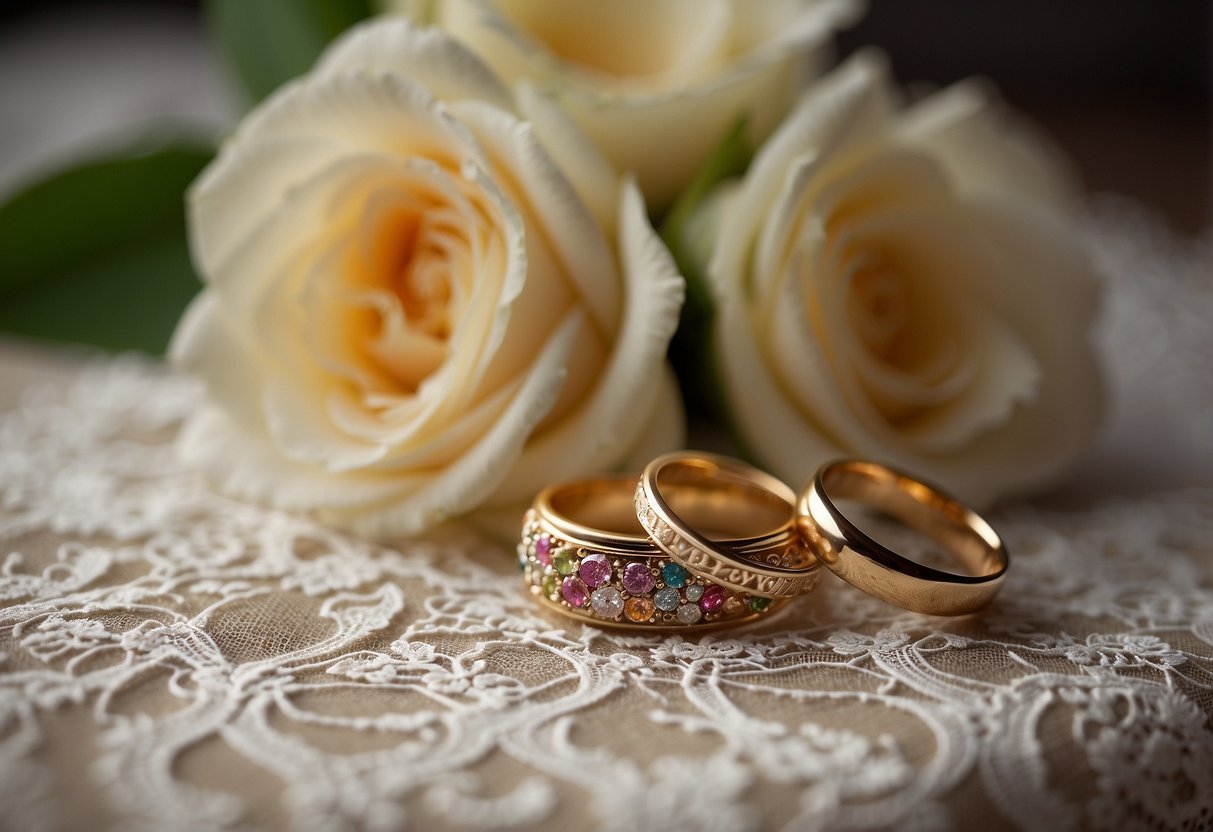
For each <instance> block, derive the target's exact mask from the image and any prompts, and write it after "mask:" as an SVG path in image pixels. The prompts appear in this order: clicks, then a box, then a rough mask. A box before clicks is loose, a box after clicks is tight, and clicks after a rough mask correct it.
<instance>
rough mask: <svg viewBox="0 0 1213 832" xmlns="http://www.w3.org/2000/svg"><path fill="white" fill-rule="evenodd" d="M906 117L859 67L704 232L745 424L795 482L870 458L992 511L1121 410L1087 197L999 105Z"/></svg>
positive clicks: (845, 71)
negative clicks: (1099, 311) (1109, 389)
mask: <svg viewBox="0 0 1213 832" xmlns="http://www.w3.org/2000/svg"><path fill="white" fill-rule="evenodd" d="M893 98H894V94H893V92H892V90H891V86H890V82H889V80H888V78H887V74H886V71H885V68H884V64H883V62H882V61H881V60H880V59H879V58H877V57H876V56H873V55H860V56H857V57H856V58H854V59H852V60H851V61H850V62H848V63H847V64H845V65H844V66H843V67H841V68H839V69H838V70H836V71H835V72H834V73H833V74H832V75H831V76H829V77H828V78H826V79H824V80H823V81H822V82H821V83H820V84H819V85H818V86H817V87H816V88H814V90H813V91H812V92H811V93H810V94H809V96H808V97H807V98H806V99H805V101H804V102H803V103H802V104H801V105H800V106H799V107H798V108H797V109H796V110H795V111H794V112H793V113H792V114H791V115H790V116H789V118H788V119H787V121H786V122H785V123H784V124H783V125H782V126H781V127H780V129H779V130H778V131H776V133H775V134H774V135H773V136H772V137H771V139H770V141H769V142H768V143H767V145H766V146H765V147H764V148H763V149H762V150H761V151H760V153H759V154H758V155H757V157H756V158H755V159H754V162H753V165H752V167H751V169H750V171H749V172H748V173H747V175H746V177H745V179H744V181H743V182H742V184H741V185H740V186H738V187H737V188H736V189H735V190H734V191H733V192H732V194H731V195H729V196H727V197H724V198H722V199H721V200H718V201H717V202H716V203H714V205H712V206H711V207H710V208H705V209H704V210H705V212H708V213H705V214H703V215H702V216H701V217H700V218H699V220H698V222H699V223H701V224H703V223H708V222H710V223H714V227H715V228H717V229H718V233H719V237H718V240H717V244H716V247H715V251H714V254H713V256H712V259H711V263H710V267H709V274H710V279H711V282H712V284H713V288H714V291H715V293H716V294H717V296H718V300H719V303H720V308H719V311H718V316H717V320H716V324H715V331H714V351H715V358H716V361H717V362H718V367H719V373H720V377H721V380H722V387H723V388H724V393H725V397H726V399H727V405H728V408H729V411H730V415H731V418H732V420H733V423H734V425H735V427H736V429H737V432H738V434H739V437H740V439H741V441H742V442H744V443H745V444H746V445H747V446H748V450H749V451H750V452H751V453H752V454H753V455H754V456H755V457H756V458H757V459H758V460H760V461H761V462H762V463H764V464H765V465H766V466H768V467H769V468H770V469H771V470H772V471H773V472H774V473H777V474H778V475H780V476H782V477H783V478H784V479H786V480H788V481H790V482H802V481H804V480H805V479H806V478H807V477H808V476H809V475H810V474H811V473H812V472H813V470H814V469H815V467H816V466H817V465H818V464H820V463H821V462H823V461H824V460H826V459H828V458H832V457H838V456H844V455H845V456H852V455H853V456H861V457H868V458H874V459H877V460H881V461H885V462H889V463H893V464H896V465H900V466H903V467H905V468H907V469H909V470H911V471H914V472H918V473H920V474H921V475H923V476H926V477H928V478H932V479H934V480H936V481H938V482H940V483H942V484H943V485H944V486H945V487H948V488H950V489H952V490H953V491H955V492H956V493H958V494H959V495H960V496H962V497H963V498H966V499H969V500H971V501H974V502H976V503H979V504H982V503H988V502H989V501H991V500H993V499H994V498H996V497H998V496H1000V495H1004V494H1012V493H1023V492H1026V491H1028V490H1031V489H1036V488H1039V487H1041V486H1043V485H1045V484H1047V483H1049V482H1050V481H1052V480H1054V479H1055V478H1056V477H1058V476H1059V475H1060V474H1061V473H1062V472H1063V471H1064V470H1065V468H1066V467H1067V466H1068V465H1069V464H1070V463H1071V462H1072V461H1073V460H1074V458H1075V456H1076V455H1077V453H1078V452H1079V451H1080V450H1081V449H1082V448H1083V447H1084V446H1085V445H1086V444H1087V442H1088V440H1089V439H1090V438H1091V436H1092V433H1093V430H1094V428H1095V426H1096V424H1097V422H1098V418H1099V415H1100V411H1101V405H1102V396H1101V388H1100V384H1099V380H1098V376H1097V373H1096V368H1095V364H1094V360H1093V356H1092V351H1091V346H1090V342H1089V335H1090V327H1091V323H1092V319H1093V317H1094V310H1095V302H1096V294H1097V292H1096V289H1097V286H1096V283H1095V281H1094V279H1093V277H1092V273H1091V271H1090V267H1089V264H1088V260H1087V257H1086V254H1085V251H1084V247H1083V239H1082V235H1081V234H1080V232H1079V229H1078V227H1077V226H1076V223H1075V219H1074V210H1073V209H1074V208H1075V206H1076V200H1075V199H1074V198H1073V195H1072V193H1071V192H1070V191H1069V189H1068V186H1069V181H1068V180H1067V179H1066V177H1065V176H1063V175H1062V168H1061V167H1060V166H1057V165H1055V160H1054V159H1053V158H1052V157H1051V156H1050V155H1049V153H1048V151H1047V150H1046V149H1045V146H1044V145H1043V143H1041V142H1039V141H1038V140H1036V139H1034V138H1033V137H1032V136H1031V135H1030V134H1029V133H1028V132H1026V131H1025V130H1024V129H1023V128H1022V127H1020V126H1018V125H1016V124H1015V123H1014V122H1013V120H1012V119H1010V118H1009V117H1008V115H1007V114H1006V113H1005V112H1002V111H1001V109H1000V107H999V106H998V105H997V104H996V102H994V101H993V100H992V97H991V96H990V95H988V93H987V90H986V89H985V88H984V87H982V86H981V85H978V84H975V83H972V82H968V83H962V84H960V85H958V86H955V87H952V88H951V89H948V90H945V91H942V92H939V93H937V94H935V95H932V96H930V97H928V98H926V99H924V100H922V101H920V102H918V103H917V104H914V105H913V106H911V107H909V108H908V109H903V110H899V108H898V107H897V106H895V103H894V100H893ZM702 232H703V229H702V227H701V229H700V233H701V234H702Z"/></svg>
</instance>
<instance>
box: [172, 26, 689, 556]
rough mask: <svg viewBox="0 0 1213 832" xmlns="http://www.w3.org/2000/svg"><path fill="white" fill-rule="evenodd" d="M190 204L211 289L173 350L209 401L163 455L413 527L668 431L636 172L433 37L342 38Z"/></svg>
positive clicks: (370, 529)
mask: <svg viewBox="0 0 1213 832" xmlns="http://www.w3.org/2000/svg"><path fill="white" fill-rule="evenodd" d="M189 219H190V230H191V235H192V247H193V253H194V257H195V261H196V264H197V267H198V269H199V272H200V273H201V274H202V276H203V278H204V281H205V283H206V288H205V289H204V291H203V292H202V294H201V295H200V296H199V298H198V299H197V300H196V301H195V302H194V303H193V305H192V306H191V307H190V309H189V310H188V312H187V313H186V315H185V316H184V317H183V319H182V321H181V323H180V324H179V326H178V330H177V332H176V335H175V338H174V341H173V344H172V357H173V359H174V360H175V361H176V362H177V364H179V365H180V366H182V367H184V368H185V369H187V370H188V371H190V372H192V373H194V374H196V375H198V376H199V377H201V378H202V379H203V380H204V381H205V383H206V389H207V393H208V401H207V405H206V407H205V408H203V409H202V410H201V411H200V412H199V413H198V414H197V415H196V417H194V418H193V419H192V420H191V421H190V423H189V424H188V425H187V427H186V429H185V430H184V432H183V434H182V439H181V448H182V450H183V453H184V456H185V458H186V459H187V461H188V462H190V463H192V464H193V465H195V466H197V467H198V468H201V469H202V470H204V471H205V472H206V473H207V474H209V476H210V477H211V478H212V479H213V480H214V481H215V482H216V483H217V484H218V485H219V486H220V487H221V488H222V489H223V490H225V491H227V492H230V493H232V494H234V495H237V496H240V497H243V498H249V499H254V500H258V501H264V502H266V503H270V504H272V505H274V506H278V507H282V508H288V509H304V510H315V511H317V512H319V513H320V514H321V515H322V516H324V517H325V518H327V519H328V520H330V521H334V522H337V523H339V524H342V525H345V526H349V527H352V528H354V529H355V530H357V531H359V532H361V533H364V534H370V535H385V534H394V533H411V532H416V531H419V530H422V529H424V528H426V527H428V526H430V525H432V524H434V523H436V522H438V521H440V520H443V519H445V518H448V517H451V516H453V515H458V514H463V513H465V512H468V511H470V510H472V509H476V508H478V507H479V512H478V515H479V514H482V513H483V514H484V515H485V516H488V514H490V513H491V511H492V510H493V509H495V508H502V509H504V508H506V507H511V506H516V505H520V504H522V503H525V502H526V501H528V500H529V499H530V498H531V497H532V495H533V494H534V493H535V492H536V491H537V490H539V489H540V488H541V487H543V486H544V485H545V484H547V483H549V482H550V481H552V480H558V479H560V478H562V477H567V476H571V475H575V474H581V473H589V472H594V471H599V470H603V469H610V468H615V467H618V466H621V465H625V464H627V465H635V464H637V463H638V462H639V461H642V460H644V459H646V458H647V457H649V456H650V455H652V454H653V453H654V452H655V451H657V450H658V449H663V448H664V449H668V448H672V447H676V446H678V445H679V444H680V443H681V441H682V431H683V425H682V412H681V405H680V401H679V399H678V394H677V387H676V384H675V382H674V379H673V377H672V374H671V373H670V372H669V370H668V368H667V365H666V363H665V350H666V346H667V343H668V341H669V338H670V336H671V335H672V333H673V331H674V328H675V327H676V325H677V321H678V314H679V309H680V306H681V302H682V297H683V291H684V286H683V281H682V278H681V276H680V275H679V274H678V272H677V270H676V269H675V267H674V265H673V263H672V260H671V259H670V257H669V254H668V252H667V251H666V250H665V248H664V247H663V246H662V244H661V243H660V241H659V240H658V238H657V237H656V235H655V234H654V232H653V229H652V227H651V226H650V225H649V222H648V220H647V218H646V214H645V206H644V202H643V199H642V197H641V195H640V192H639V190H638V189H637V188H636V186H635V184H634V183H633V182H631V181H630V180H621V179H619V178H617V176H616V175H615V172H614V171H613V169H612V168H611V167H610V165H609V164H608V163H607V161H606V160H605V159H604V158H602V156H601V155H600V154H599V153H598V152H597V151H596V150H595V149H594V147H593V145H592V144H591V143H589V142H588V141H587V140H586V139H585V138H584V137H583V136H581V135H580V134H579V133H578V131H577V130H576V128H575V127H573V126H572V125H571V123H569V122H568V121H567V120H565V119H564V118H563V116H562V114H561V113H559V112H558V111H556V110H554V109H553V108H552V106H551V105H550V104H549V103H547V102H546V101H545V100H544V99H542V98H541V97H539V96H534V95H528V94H526V92H525V91H523V92H521V93H520V94H519V95H518V96H517V98H516V97H515V96H514V94H512V93H511V92H510V91H509V90H508V88H506V87H505V86H504V85H503V84H502V83H501V82H500V81H499V80H498V78H497V77H496V76H495V75H494V74H493V73H492V72H491V71H490V70H489V69H488V68H486V67H485V66H484V65H483V64H482V63H481V62H480V60H479V59H477V58H476V57H474V56H473V55H472V54H470V53H469V52H467V51H466V50H464V49H463V48H462V47H460V46H458V45H457V44H456V43H455V42H454V41H452V40H451V39H450V38H448V37H447V36H446V35H444V34H442V33H440V32H438V31H434V30H419V29H416V28H414V27H413V26H411V25H410V24H409V23H407V22H406V21H404V20H399V19H396V20H381V21H379V22H376V23H373V24H370V25H366V26H363V27H361V28H358V29H356V30H354V31H353V32H352V33H350V34H347V35H346V36H344V37H343V38H341V39H340V40H339V41H338V42H336V43H334V44H333V45H332V46H331V48H330V49H329V50H328V51H327V53H326V54H325V55H324V56H323V57H322V58H321V60H320V61H319V63H318V65H317V67H316V69H315V70H314V71H313V72H312V73H311V74H310V75H309V76H307V77H305V78H303V79H300V80H299V81H297V82H295V83H292V84H290V85H288V86H286V87H284V88H283V89H281V90H280V91H279V92H278V93H277V94H275V95H274V96H273V97H272V98H271V99H270V100H268V101H267V102H266V103H265V104H263V105H262V106H261V107H259V108H258V109H257V110H256V111H255V112H253V113H252V114H250V115H249V117H248V118H247V119H246V120H245V122H244V123H243V124H242V125H241V126H240V128H239V129H238V131H237V132H236V134H235V136H234V137H233V138H232V139H231V140H230V141H228V142H227V143H226V144H225V145H224V147H223V149H222V152H221V153H220V155H219V158H218V159H217V160H216V161H215V162H214V163H213V164H212V165H211V167H210V168H208V169H207V170H206V171H205V172H204V173H203V175H202V176H201V177H200V179H199V181H198V182H197V183H196V184H195V185H194V187H193V189H192V192H191V194H190V197H189ZM513 520H514V522H517V515H515V516H513Z"/></svg>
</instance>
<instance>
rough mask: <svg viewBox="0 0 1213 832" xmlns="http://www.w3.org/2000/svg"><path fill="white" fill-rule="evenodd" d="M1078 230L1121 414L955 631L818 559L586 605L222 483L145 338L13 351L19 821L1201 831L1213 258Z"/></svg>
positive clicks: (7, 420)
mask: <svg viewBox="0 0 1213 832" xmlns="http://www.w3.org/2000/svg"><path fill="white" fill-rule="evenodd" d="M1091 233H1092V241H1093V248H1094V249H1095V250H1097V251H1099V252H1100V257H1101V258H1102V260H1101V262H1102V266H1103V269H1104V271H1105V272H1106V275H1107V279H1108V285H1109V297H1108V303H1107V310H1106V313H1105V317H1106V322H1105V326H1104V329H1103V331H1102V332H1101V350H1102V351H1103V353H1104V354H1105V355H1106V356H1108V357H1109V361H1108V364H1109V379H1110V383H1111V385H1112V388H1113V391H1114V393H1115V394H1116V395H1117V401H1118V402H1119V405H1118V408H1117V409H1116V410H1115V411H1114V416H1113V418H1112V419H1111V421H1110V424H1109V426H1108V429H1107V432H1106V434H1105V435H1104V436H1103V438H1102V439H1101V442H1100V444H1099V445H1098V447H1097V448H1096V449H1095V451H1093V453H1092V455H1091V457H1090V459H1089V460H1088V461H1087V462H1086V463H1084V466H1083V468H1082V470H1081V471H1080V472H1079V473H1078V475H1077V476H1076V478H1075V480H1074V482H1073V483H1072V484H1071V486H1070V487H1069V488H1068V489H1067V490H1066V491H1065V492H1063V493H1061V494H1058V495H1055V496H1054V497H1053V498H1051V499H1050V500H1049V501H1048V502H1043V503H1040V504H1036V505H1018V506H1009V507H1005V508H1003V509H1001V510H999V511H998V512H997V513H996V514H995V515H994V518H993V519H994V521H995V523H996V525H997V526H998V528H999V529H1000V530H1001V531H1002V532H1003V533H1004V536H1005V537H1006V538H1007V540H1008V543H1009V547H1010V549H1011V551H1012V553H1013V556H1014V562H1013V568H1012V571H1011V573H1010V575H1009V579H1008V582H1007V585H1006V587H1005V590H1004V592H1003V593H1002V594H1001V595H1000V596H999V598H998V600H997V601H996V602H995V603H994V605H993V606H992V607H991V608H990V609H989V610H987V611H986V612H984V613H983V614H981V615H977V616H969V617H964V618H959V619H955V620H948V619H938V618H930V617H925V616H919V615H915V614H912V613H906V612H902V611H900V610H897V609H893V608H891V607H888V606H886V605H884V604H881V603H879V602H877V601H874V600H872V599H869V598H866V597H865V596H863V595H862V594H860V593H859V592H857V591H855V590H853V589H851V588H849V587H847V586H845V585H843V584H841V583H840V582H838V581H835V580H829V581H827V582H826V583H825V585H824V586H823V587H822V588H821V589H820V590H818V591H817V593H815V595H814V596H813V597H810V598H807V599H804V600H803V601H801V602H799V603H797V604H796V605H794V607H793V608H792V609H791V610H789V611H788V612H787V613H785V614H784V615H782V616H781V617H779V618H778V619H775V620H771V621H768V622H765V623H763V624H761V625H759V626H757V627H754V628H750V629H741V630H735V631H725V632H721V633H718V634H715V635H708V636H703V637H700V638H697V639H681V638H677V637H671V638H662V637H653V636H644V637H637V636H621V635H613V634H611V633H609V632H607V631H599V630H596V629H593V628H589V627H583V626H581V625H578V624H571V623H569V622H566V621H563V620H560V619H557V618H552V617H549V615H548V614H546V613H544V612H543V611H541V610H540V609H538V608H537V607H536V606H535V605H534V604H533V603H532V602H531V600H530V598H529V596H528V595H527V593H526V592H524V591H523V588H522V584H521V581H520V580H519V578H518V574H517V570H516V565H515V562H514V558H513V555H512V553H511V552H510V551H509V550H508V548H504V547H501V546H499V545H497V544H494V543H492V542H489V541H486V540H483V539H480V538H477V537H475V536H474V535H472V534H471V533H470V532H468V531H466V530H461V529H448V530H444V531H442V532H441V533H438V534H435V535H434V536H432V537H431V538H430V539H427V540H421V541H392V542H389V543H383V544H372V543H370V542H366V541H360V540H357V539H353V538H349V537H347V536H344V535H341V534H338V533H335V532H333V531H332V530H330V529H326V528H324V527H323V526H321V525H318V524H316V523H314V522H312V521H311V520H309V519H308V518H305V517H297V516H290V515H286V514H282V513H278V512H273V511H267V510H264V509H261V508H258V507H256V506H251V505H246V504H241V503H238V502H234V501H230V500H227V499H225V498H223V497H221V496H219V495H216V494H214V493H212V492H211V491H210V490H209V489H208V488H207V487H206V486H205V484H204V483H202V482H200V481H199V480H198V479H197V478H196V477H194V476H193V475H191V474H190V473H189V472H187V471H183V470H181V469H180V468H179V466H178V465H177V463H176V461H175V458H174V455H173V453H172V447H171V440H172V437H173V435H174V431H175V428H176V425H177V424H178V423H179V422H180V420H181V419H182V417H183V416H184V415H185V414H186V413H188V412H190V410H191V409H192V408H193V407H195V406H196V404H197V401H198V397H199V395H200V391H199V390H198V388H197V387H196V385H195V384H194V383H193V382H191V381H189V380H187V379H182V378H180V377H178V376H176V375H174V374H172V373H171V372H169V371H167V370H166V369H165V368H163V367H162V366H160V365H158V364H156V363H155V362H152V361H150V360H146V359H136V358H118V359H109V358H96V357H88V358H82V357H81V356H79V355H76V354H63V353H60V352H57V351H53V350H49V349H47V348H37V347H29V346H25V345H20V344H16V343H6V344H4V345H3V347H2V348H0V397H2V402H3V406H4V409H5V412H4V413H3V415H0V541H2V543H3V545H2V547H0V560H2V562H3V569H2V572H0V603H2V604H3V607H2V608H0V801H2V805H3V807H4V810H3V813H2V815H0V826H2V827H3V828H8V829H22V830H34V829H81V828H90V829H91V828H112V829H140V828H148V829H178V828H191V829H238V828H239V829H244V828H253V829H283V828H293V829H316V830H330V829H332V830H341V829H397V828H416V829H486V828H491V829H500V828H550V829H568V828H579V829H582V828H584V829H629V830H636V829H668V830H676V829H713V830H743V829H759V828H769V829H842V828H914V829H946V828H973V827H974V826H975V825H977V824H980V825H981V826H982V827H983V828H991V829H997V828H1032V829H1041V828H1049V829H1066V828H1126V829H1133V828H1139V829H1146V828H1151V829H1202V828H1208V827H1209V826H1210V824H1213V720H1211V717H1210V715H1211V714H1213V542H1211V541H1213V477H1211V476H1209V475H1210V472H1211V471H1213V468H1211V467H1210V466H1209V461H1210V459H1213V456H1210V440H1209V437H1208V435H1207V432H1208V428H1207V418H1201V419H1198V418H1196V417H1194V416H1193V414H1194V413H1204V414H1205V415H1206V416H1207V413H1208V412H1209V410H1208V408H1209V407H1210V405H1213V381H1211V379H1210V377H1209V374H1208V369H1207V363H1206V362H1207V357H1208V355H1209V354H1211V352H1210V350H1209V346H1210V340H1209V339H1210V336H1209V334H1208V332H1207V321H1208V320H1209V313H1210V312H1213V305H1211V304H1210V298H1213V287H1210V285H1209V276H1208V274H1207V262H1208V261H1207V260H1206V259H1204V258H1205V256H1206V255H1207V248H1204V247H1202V246H1204V245H1205V244H1203V243H1190V242H1187V241H1182V240H1174V239H1172V238H1170V237H1169V236H1167V235H1166V233H1165V230H1163V229H1159V228H1158V227H1157V226H1154V225H1152V224H1151V223H1150V222H1149V221H1148V220H1146V219H1144V218H1143V217H1141V216H1140V215H1138V214H1135V213H1133V212H1131V211H1130V212H1125V211H1124V210H1122V209H1121V208H1117V207H1115V206H1113V207H1112V209H1109V210H1105V211H1104V213H1103V214H1102V215H1101V217H1100V219H1099V220H1098V221H1097V222H1095V223H1094V224H1093V227H1092V232H1091ZM1146 336H1149V337H1146ZM1143 446H1144V449H1145V450H1143ZM1145 451H1148V453H1146V452H1145ZM1168 455H1169V456H1168Z"/></svg>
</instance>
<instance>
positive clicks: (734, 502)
mask: <svg viewBox="0 0 1213 832" xmlns="http://www.w3.org/2000/svg"><path fill="white" fill-rule="evenodd" d="M688 483H699V484H701V487H706V488H711V489H712V490H713V491H714V492H717V493H719V494H720V497H719V500H718V502H719V509H718V511H719V512H720V513H722V514H724V513H726V512H728V514H725V517H726V518H727V519H723V520H721V521H718V522H725V523H728V522H733V523H736V522H738V521H737V519H736V518H735V517H733V516H732V513H735V512H741V513H742V514H741V516H742V517H744V513H745V512H747V511H749V512H753V511H755V510H756V508H755V507H756V506H762V507H764V509H765V511H766V512H768V513H770V514H771V515H772V517H773V518H777V519H778V520H779V521H780V525H779V527H778V528H779V530H780V531H781V532H782V530H783V529H784V528H785V527H786V528H787V530H788V532H789V536H788V539H787V542H786V543H785V544H784V546H783V547H782V551H775V552H773V553H772V555H773V556H772V557H768V558H746V559H743V558H742V557H740V556H739V551H738V548H737V546H736V542H735V541H730V540H727V539H722V538H721V537H719V536H718V535H715V534H710V533H705V529H704V525H703V524H702V523H701V522H697V521H696V519H695V518H693V517H690V516H688V515H687V514H686V512H684V511H680V510H679V508H678V506H677V505H676V504H675V498H674V495H675V493H676V490H677V489H678V488H680V487H684V486H685V485H686V484H688ZM795 505H796V494H795V492H793V491H792V490H791V489H790V488H788V487H787V486H786V485H785V484H784V483H783V482H781V481H780V480H778V479H776V478H775V477H772V476H770V475H769V474H767V473H765V472H763V471H759V470H758V469H757V468H753V467H751V466H749V465H746V464H745V463H742V462H739V461H738V460H735V459H730V458H728V457H724V456H718V455H716V454H709V453H703V452H699V451H678V452H675V453H670V454H665V455H663V456H660V457H658V458H657V459H655V460H653V461H652V462H650V463H649V464H648V465H647V466H646V467H645V469H644V473H643V474H641V476H640V482H639V483H638V484H637V486H636V502H635V511H636V516H637V518H639V520H640V523H641V525H642V526H644V527H645V529H646V530H647V531H648V533H649V536H650V537H651V538H652V539H653V541H654V542H655V543H656V544H657V545H658V546H659V547H661V549H662V550H664V551H665V552H666V554H668V555H669V556H670V558H672V559H673V560H675V561H677V562H678V563H680V564H682V565H683V566H685V567H686V568H687V569H689V570H690V571H691V572H694V573H695V574H697V575H700V576H702V577H704V578H706V579H707V580H710V581H713V582H715V583H718V584H720V585H722V586H725V587H728V588H729V589H732V590H734V591H735V592H753V593H755V594H758V595H763V596H767V597H771V598H791V597H794V596H796V595H804V594H806V593H808V592H811V591H812V590H813V589H814V588H815V587H816V586H817V583H818V582H819V581H820V579H821V569H820V566H821V564H820V563H818V562H817V559H816V558H815V557H813V556H812V554H811V553H810V552H809V551H808V550H807V549H806V548H805V547H804V545H803V543H802V542H801V541H800V539H799V535H798V534H797V533H796V527H795V523H794V522H793V519H794V514H793V512H794V510H795Z"/></svg>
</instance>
